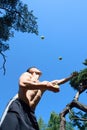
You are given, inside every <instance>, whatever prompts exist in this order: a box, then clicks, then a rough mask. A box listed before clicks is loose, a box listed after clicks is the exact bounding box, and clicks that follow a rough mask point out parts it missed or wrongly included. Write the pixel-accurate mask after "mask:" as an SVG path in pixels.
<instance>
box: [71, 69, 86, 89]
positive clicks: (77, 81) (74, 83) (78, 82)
mask: <svg viewBox="0 0 87 130" xmlns="http://www.w3.org/2000/svg"><path fill="white" fill-rule="evenodd" d="M70 85H71V87H73V88H74V89H77V90H79V89H80V87H82V86H83V85H87V68H85V69H83V70H81V71H80V72H79V73H78V75H77V76H76V77H73V78H72V79H71V80H70Z"/></svg>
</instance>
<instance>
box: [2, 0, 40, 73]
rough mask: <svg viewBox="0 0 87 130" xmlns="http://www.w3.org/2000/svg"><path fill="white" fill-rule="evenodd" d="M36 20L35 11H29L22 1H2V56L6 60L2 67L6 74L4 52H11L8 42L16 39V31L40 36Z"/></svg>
mask: <svg viewBox="0 0 87 130" xmlns="http://www.w3.org/2000/svg"><path fill="white" fill-rule="evenodd" d="M36 20H37V18H36V17H35V16H34V15H33V10H31V11H28V7H27V5H26V4H23V3H22V2H21V1H20V0H0V54H1V56H3V59H4V62H3V66H2V68H3V69H4V74H5V62H6V57H5V54H4V52H5V51H6V50H9V44H7V41H8V40H9V38H10V37H14V30H16V31H21V32H27V33H35V34H36V35H38V25H37V21H36Z"/></svg>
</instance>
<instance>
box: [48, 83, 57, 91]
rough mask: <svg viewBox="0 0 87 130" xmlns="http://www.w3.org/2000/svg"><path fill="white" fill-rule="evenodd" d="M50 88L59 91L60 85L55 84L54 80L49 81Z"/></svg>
mask: <svg viewBox="0 0 87 130" xmlns="http://www.w3.org/2000/svg"><path fill="white" fill-rule="evenodd" d="M47 86H48V90H50V91H53V92H59V85H57V84H54V83H52V82H48V83H47Z"/></svg>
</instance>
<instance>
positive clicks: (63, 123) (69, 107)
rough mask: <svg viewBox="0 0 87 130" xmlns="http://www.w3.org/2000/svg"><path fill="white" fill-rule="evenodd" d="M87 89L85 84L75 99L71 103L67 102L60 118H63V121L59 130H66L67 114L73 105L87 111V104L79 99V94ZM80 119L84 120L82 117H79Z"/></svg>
mask: <svg viewBox="0 0 87 130" xmlns="http://www.w3.org/2000/svg"><path fill="white" fill-rule="evenodd" d="M86 89H87V86H83V89H81V90H79V91H78V92H77V93H76V95H75V97H74V99H73V101H72V102H71V103H69V104H67V105H66V108H65V109H64V110H63V111H62V112H61V113H60V120H61V122H60V129H59V130H65V125H66V120H65V116H66V114H68V113H69V112H70V110H71V109H72V108H73V107H75V108H77V109H80V110H82V111H84V112H87V105H84V104H82V103H80V102H79V101H77V100H78V98H79V95H80V94H81V93H82V92H84V91H85V90H86ZM79 120H82V119H79Z"/></svg>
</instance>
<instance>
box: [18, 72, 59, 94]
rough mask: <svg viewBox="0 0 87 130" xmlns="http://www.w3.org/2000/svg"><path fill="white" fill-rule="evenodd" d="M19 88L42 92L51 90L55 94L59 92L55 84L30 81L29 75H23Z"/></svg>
mask: <svg viewBox="0 0 87 130" xmlns="http://www.w3.org/2000/svg"><path fill="white" fill-rule="evenodd" d="M19 86H20V87H25V88H26V89H29V90H34V89H40V90H50V91H54V92H58V91H59V89H58V88H55V87H54V86H53V84H52V83H51V82H49V81H43V82H38V81H37V82H35V81H32V80H30V78H29V75H28V74H27V73H25V74H23V75H22V76H21V77H20V79H19Z"/></svg>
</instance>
